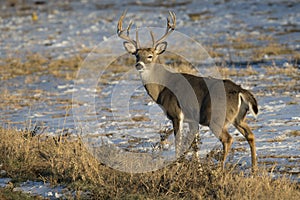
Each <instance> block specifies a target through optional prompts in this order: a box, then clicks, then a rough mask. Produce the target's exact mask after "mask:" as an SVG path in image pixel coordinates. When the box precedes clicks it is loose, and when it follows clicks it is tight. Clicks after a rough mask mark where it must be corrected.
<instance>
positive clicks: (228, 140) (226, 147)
mask: <svg viewBox="0 0 300 200" xmlns="http://www.w3.org/2000/svg"><path fill="white" fill-rule="evenodd" d="M211 130H212V132H213V133H214V135H215V136H216V137H217V138H218V139H219V140H220V141H221V142H222V145H223V156H222V160H221V167H222V168H223V169H224V165H225V161H226V158H227V155H228V153H229V151H230V148H231V145H232V142H233V139H232V136H231V135H230V134H229V133H228V130H227V127H226V126H224V127H223V128H222V129H221V130H220V129H218V130H220V131H216V129H212V128H211Z"/></svg>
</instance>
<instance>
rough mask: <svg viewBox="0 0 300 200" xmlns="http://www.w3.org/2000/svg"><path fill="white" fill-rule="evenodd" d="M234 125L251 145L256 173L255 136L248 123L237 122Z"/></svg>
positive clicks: (253, 166) (253, 167)
mask: <svg viewBox="0 0 300 200" xmlns="http://www.w3.org/2000/svg"><path fill="white" fill-rule="evenodd" d="M233 125H234V126H235V127H236V128H237V129H238V131H239V132H240V133H242V134H243V135H244V137H245V138H246V139H247V141H248V143H249V146H250V150H251V160H252V170H253V171H255V170H256V167H257V159H256V146H255V136H254V134H253V132H252V131H251V129H250V127H249V126H248V124H247V123H246V122H244V121H235V122H234V124H233Z"/></svg>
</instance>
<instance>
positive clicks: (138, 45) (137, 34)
mask: <svg viewBox="0 0 300 200" xmlns="http://www.w3.org/2000/svg"><path fill="white" fill-rule="evenodd" d="M135 38H136V47H137V49H139V48H140V41H139V32H138V28H136V32H135Z"/></svg>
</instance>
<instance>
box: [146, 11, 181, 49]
mask: <svg viewBox="0 0 300 200" xmlns="http://www.w3.org/2000/svg"><path fill="white" fill-rule="evenodd" d="M171 20H172V23H171V22H170V21H171ZM175 27H176V15H175V13H174V12H171V11H169V16H168V18H167V29H166V32H165V34H164V35H163V36H162V37H161V38H160V39H159V40H157V41H155V40H154V35H153V32H152V31H150V34H151V38H152V42H153V47H155V46H156V45H157V44H159V43H161V42H162V41H164V40H165V39H166V38H167V37H168V36H169V35H170V33H172V32H173V31H174V30H175Z"/></svg>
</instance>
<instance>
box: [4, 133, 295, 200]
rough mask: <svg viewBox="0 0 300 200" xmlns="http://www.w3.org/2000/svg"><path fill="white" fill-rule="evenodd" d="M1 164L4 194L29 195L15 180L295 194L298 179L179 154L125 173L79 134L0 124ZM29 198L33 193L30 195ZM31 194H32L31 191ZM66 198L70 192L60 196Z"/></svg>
mask: <svg viewBox="0 0 300 200" xmlns="http://www.w3.org/2000/svg"><path fill="white" fill-rule="evenodd" d="M0 160H1V164H2V168H1V170H5V171H6V176H8V177H11V178H12V181H11V182H10V183H9V187H8V188H6V189H1V190H0V197H3V198H4V199H5V198H6V199H26V198H27V199H31V197H29V196H27V195H24V194H21V193H16V192H12V191H13V188H14V187H15V186H17V185H18V184H19V183H20V182H21V181H25V180H28V179H30V180H40V181H46V182H50V183H51V185H53V186H54V185H58V184H63V185H65V186H66V187H68V188H69V189H71V190H74V191H76V197H75V198H78V199H90V198H91V199H299V197H300V188H299V184H295V183H292V182H291V181H290V180H289V179H286V178H284V177H283V178H278V179H272V178H271V177H272V176H271V175H268V173H267V172H266V171H265V170H264V169H259V171H258V172H257V174H252V175H249V174H244V173H243V172H241V171H238V170H236V169H235V167H234V165H230V166H227V168H226V170H225V171H222V170H220V169H219V168H218V167H217V166H215V165H214V164H213V163H212V162H211V160H210V159H209V158H208V159H207V160H203V161H202V162H201V163H199V162H196V161H195V160H185V159H183V160H181V161H180V162H178V163H176V164H174V165H170V166H168V167H165V168H163V169H161V170H158V171H155V172H149V173H143V174H128V173H124V172H120V171H116V170H114V169H111V168H108V167H106V166H104V165H102V164H100V163H99V162H98V161H97V160H96V159H95V158H94V157H92V156H91V155H90V154H89V152H88V151H87V150H86V149H85V147H84V146H83V144H82V142H81V141H80V139H74V138H73V139H68V138H62V137H60V138H53V137H38V136H35V137H31V136H30V133H29V132H28V131H23V132H19V131H15V130H12V129H3V128H0ZM32 198H33V197H32ZM35 198H37V197H35ZM66 198H67V199H72V198H74V196H66Z"/></svg>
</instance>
